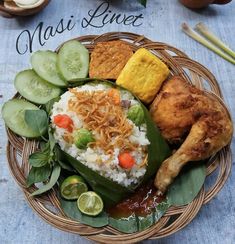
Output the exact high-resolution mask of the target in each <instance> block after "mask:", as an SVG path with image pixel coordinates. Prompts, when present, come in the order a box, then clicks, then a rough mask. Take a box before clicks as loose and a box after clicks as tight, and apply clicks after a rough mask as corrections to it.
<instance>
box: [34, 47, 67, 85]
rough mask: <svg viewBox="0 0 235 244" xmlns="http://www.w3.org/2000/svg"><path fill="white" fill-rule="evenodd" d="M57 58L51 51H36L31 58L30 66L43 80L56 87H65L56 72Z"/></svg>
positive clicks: (64, 83) (64, 82) (63, 81)
mask: <svg viewBox="0 0 235 244" xmlns="http://www.w3.org/2000/svg"><path fill="white" fill-rule="evenodd" d="M57 59H58V56H57V54H56V53H54V52H52V51H37V52H35V53H33V55H32V56H31V64H32V67H33V69H34V70H35V72H36V73H37V74H38V75H39V76H40V77H42V78H43V79H44V80H46V81H48V82H50V83H51V84H53V85H56V86H61V87H63V86H66V85H67V82H66V81H65V80H63V78H62V77H61V76H60V74H59V72H58V70H57Z"/></svg>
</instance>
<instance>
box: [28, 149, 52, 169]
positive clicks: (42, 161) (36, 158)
mask: <svg viewBox="0 0 235 244" xmlns="http://www.w3.org/2000/svg"><path fill="white" fill-rule="evenodd" d="M49 157H50V155H49V153H48V152H47V151H43V152H35V153H32V154H31V155H30V156H29V164H30V165H31V166H33V167H42V166H44V165H46V164H48V163H49V160H50V158H49Z"/></svg>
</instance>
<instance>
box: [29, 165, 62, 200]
mask: <svg viewBox="0 0 235 244" xmlns="http://www.w3.org/2000/svg"><path fill="white" fill-rule="evenodd" d="M60 171H61V167H60V165H58V164H56V165H55V166H54V168H53V170H52V173H51V178H50V180H49V182H48V183H47V184H45V185H44V186H42V187H41V188H40V189H38V190H36V191H35V192H33V193H32V194H31V196H37V195H40V194H42V193H45V192H47V191H49V190H50V189H51V188H52V187H53V186H54V185H55V184H56V182H57V180H58V179H59V177H60Z"/></svg>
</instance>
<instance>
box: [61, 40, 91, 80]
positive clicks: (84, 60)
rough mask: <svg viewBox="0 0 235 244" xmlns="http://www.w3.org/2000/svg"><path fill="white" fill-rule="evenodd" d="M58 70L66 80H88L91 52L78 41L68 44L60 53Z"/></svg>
mask: <svg viewBox="0 0 235 244" xmlns="http://www.w3.org/2000/svg"><path fill="white" fill-rule="evenodd" d="M58 68H59V70H60V73H61V74H62V76H63V77H64V79H65V80H67V81H71V80H74V79H79V78H86V77H87V75H88V69H89V52H88V50H87V49H86V48H85V47H84V46H83V45H82V44H81V43H80V42H78V41H76V40H72V41H69V42H66V43H65V44H64V45H63V46H62V47H61V49H60V50H59V53H58Z"/></svg>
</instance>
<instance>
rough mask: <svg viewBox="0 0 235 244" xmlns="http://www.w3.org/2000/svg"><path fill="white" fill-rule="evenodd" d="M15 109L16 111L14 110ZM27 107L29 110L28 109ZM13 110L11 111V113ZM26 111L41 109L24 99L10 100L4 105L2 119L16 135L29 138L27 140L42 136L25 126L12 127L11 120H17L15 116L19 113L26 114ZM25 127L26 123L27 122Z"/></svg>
mask: <svg viewBox="0 0 235 244" xmlns="http://www.w3.org/2000/svg"><path fill="white" fill-rule="evenodd" d="M14 107H15V108H16V109H14ZM26 107H27V108H26ZM9 110H11V111H9ZM25 110H39V108H38V107H37V106H36V105H34V104H32V103H30V102H27V101H25V100H23V99H17V98H14V99H11V100H8V101H7V102H6V103H4V105H3V106H2V111H1V113H2V118H3V120H4V122H5V124H6V126H7V127H8V128H9V129H11V130H12V131H13V132H14V133H16V134H17V135H19V136H23V137H27V138H37V137H39V136H40V134H37V133H35V132H34V131H32V130H31V129H30V128H25V127H24V125H23V126H20V125H19V126H18V125H17V126H18V128H17V127H16V126H15V125H12V121H11V119H15V117H14V115H16V114H17V113H19V112H24V111H25ZM14 121H15V120H14ZM25 126H27V125H26V122H25Z"/></svg>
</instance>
